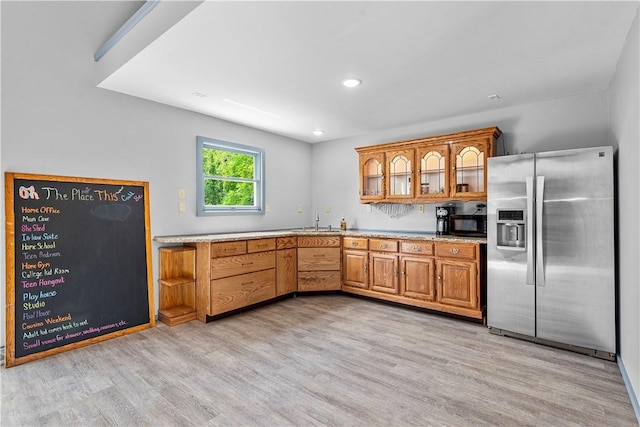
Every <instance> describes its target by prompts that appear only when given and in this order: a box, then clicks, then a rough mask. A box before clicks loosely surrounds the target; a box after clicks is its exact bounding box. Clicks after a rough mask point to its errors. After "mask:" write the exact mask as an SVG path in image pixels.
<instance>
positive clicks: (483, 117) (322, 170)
mask: <svg viewBox="0 0 640 427" xmlns="http://www.w3.org/2000/svg"><path fill="white" fill-rule="evenodd" d="M489 126H498V127H499V128H500V129H501V130H502V132H503V134H504V149H505V151H506V152H509V153H512V154H513V153H520V152H533V151H545V150H554V149H563V148H579V147H593V146H598V145H606V144H607V143H608V129H609V125H608V97H607V92H597V93H592V94H588V95H583V96H575V97H571V98H563V99H557V100H552V101H548V102H541V103H536V104H530V105H525V106H520V107H516V108H505V109H496V110H493V111H488V112H485V113H481V114H473V115H467V116H461V117H453V118H449V119H446V120H439V121H436V122H430V123H424V124H421V125H415V126H410V127H404V128H397V129H390V130H386V131H384V132H379V133H376V134H372V135H364V136H357V137H352V138H344V139H340V140H334V141H329V142H325V143H320V144H314V146H313V169H312V171H313V175H312V184H313V206H317V207H320V209H321V211H322V212H324V210H323V209H324V207H326V205H329V206H330V207H331V213H330V214H325V213H323V214H321V215H320V219H321V221H320V222H321V224H327V223H331V224H333V225H337V224H339V221H340V218H341V217H342V216H344V217H345V219H346V221H347V224H348V226H349V227H350V228H362V229H385V230H423V231H431V232H433V231H435V229H436V228H435V226H436V221H435V212H434V211H435V209H434V208H435V206H436V205H434V204H430V205H424V208H425V209H424V213H419V212H418V209H414V210H413V212H412V213H411V214H409V215H408V216H406V217H402V218H399V219H391V218H389V217H388V216H387V215H385V214H384V213H381V212H379V211H377V210H375V209H373V210H372V212H370V213H369V212H367V208H366V206H367V205H361V204H360V203H359V202H358V191H359V188H358V185H359V181H358V155H357V153H356V152H355V151H354V148H356V147H360V146H366V145H374V144H381V143H385V142H393V141H399V140H405V139H411V138H419V137H423V136H430V135H438V134H443V133H450V132H457V131H462V130H468V129H477V128H483V127H489ZM475 205H476V203H467V204H461V203H459V204H458V209H461V210H464V211H465V212H473V211H474V210H475V208H476V206H475Z"/></svg>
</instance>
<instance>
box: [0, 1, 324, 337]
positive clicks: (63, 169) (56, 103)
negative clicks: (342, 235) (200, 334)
mask: <svg viewBox="0 0 640 427" xmlns="http://www.w3.org/2000/svg"><path fill="white" fill-rule="evenodd" d="M113 5H114V3H112V2H1V3H0V7H1V8H2V16H1V18H2V125H3V126H2V135H1V136H2V139H1V141H2V146H1V156H0V157H1V160H0V162H1V164H0V166H1V170H2V172H7V171H11V172H25V173H40V174H50V175H65V176H81V177H98V178H111V179H127V180H140V181H148V182H149V187H150V214H151V234H152V236H156V235H167V234H188V233H209V232H224V231H243V230H257V229H278V228H288V227H297V226H302V225H303V224H311V222H312V214H311V209H310V203H311V194H310V188H311V173H310V164H311V146H310V145H309V144H306V143H303V142H300V141H296V140H292V139H287V138H284V137H281V136H277V135H273V134H270V133H266V132H262V131H258V130H255V129H252V128H248V127H243V126H239V125H235V124H231V123H228V122H224V121H221V120H216V119H213V118H210V117H207V116H204V115H200V114H196V113H191V112H187V111H183V110H180V109H176V108H172V107H167V106H164V105H161V104H156V103H153V102H149V101H144V100H141V99H137V98H133V97H129V96H125V95H121V94H118V93H114V92H109V91H106V90H103V89H98V88H96V87H95V72H96V67H97V64H96V63H95V62H94V61H93V53H94V51H95V50H96V49H97V48H98V47H99V46H100V45H101V44H102V42H103V41H104V40H106V38H107V37H108V36H109V35H110V34H96V31H95V28H101V27H102V26H101V25H98V23H99V22H103V20H107V22H111V21H109V19H112V21H115V17H113V18H112V17H111V15H112V11H113V10H114V9H113ZM116 9H117V8H116ZM196 135H205V136H208V137H212V138H218V139H223V140H228V141H233V142H238V143H241V144H248V145H255V146H259V147H263V148H264V149H265V151H266V154H265V160H266V203H268V204H269V205H270V209H271V212H270V213H269V214H266V215H264V216H260V215H244V216H239V217H228V216H224V217H219V216H218V217H206V218H203V217H196V216H195V209H196V208H195V200H194V196H195V191H196V190H195V177H196V170H195V159H196V154H195V144H196V141H195V137H196ZM292 159H294V161H292ZM2 179H4V177H3V178H2ZM181 188H184V189H186V193H187V208H188V209H187V212H186V213H184V214H181V213H179V212H178V190H179V189H181ZM298 204H302V205H303V207H304V213H302V214H299V213H298V211H297V207H298ZM3 212H4V209H3ZM0 233H2V238H3V239H2V240H3V241H4V227H2V231H0ZM1 246H2V248H1V249H0V251H1V259H2V260H3V262H1V263H0V269H1V271H0V275H1V276H2V277H6V270H5V263H4V259H5V246H4V245H1ZM158 246H159V245H157V244H153V248H152V256H153V271H154V278H153V282H154V286H157V284H156V283H157V280H156V274H157V273H156V272H157V271H158V268H157V247H158ZM155 294H156V305H155V307H156V309H157V294H158V292H157V289H156V292H155ZM0 295H1V296H0V306H3V307H4V298H5V293H4V292H1V293H0ZM4 326H5V316H4V310H2V314H1V315H0V331H1V333H0V335H1V337H2V338H1V339H2V345H4V338H5V333H4Z"/></svg>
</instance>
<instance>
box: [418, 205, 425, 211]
mask: <svg viewBox="0 0 640 427" xmlns="http://www.w3.org/2000/svg"><path fill="white" fill-rule="evenodd" d="M418 212H420V213H424V205H418Z"/></svg>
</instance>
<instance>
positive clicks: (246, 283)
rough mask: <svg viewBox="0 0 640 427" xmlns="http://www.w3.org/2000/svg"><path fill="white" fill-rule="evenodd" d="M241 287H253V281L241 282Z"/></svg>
mask: <svg viewBox="0 0 640 427" xmlns="http://www.w3.org/2000/svg"><path fill="white" fill-rule="evenodd" d="M241 285H242V286H247V285H253V280H251V281H250V282H242V283H241Z"/></svg>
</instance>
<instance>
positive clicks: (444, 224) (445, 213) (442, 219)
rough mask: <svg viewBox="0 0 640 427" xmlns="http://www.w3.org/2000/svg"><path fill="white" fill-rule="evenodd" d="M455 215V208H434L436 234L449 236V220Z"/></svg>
mask: <svg viewBox="0 0 640 427" xmlns="http://www.w3.org/2000/svg"><path fill="white" fill-rule="evenodd" d="M454 213H456V207H455V206H436V234H437V235H439V236H441V235H443V234H449V220H450V218H451V215H453V214H454Z"/></svg>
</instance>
